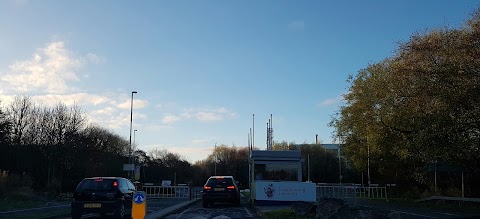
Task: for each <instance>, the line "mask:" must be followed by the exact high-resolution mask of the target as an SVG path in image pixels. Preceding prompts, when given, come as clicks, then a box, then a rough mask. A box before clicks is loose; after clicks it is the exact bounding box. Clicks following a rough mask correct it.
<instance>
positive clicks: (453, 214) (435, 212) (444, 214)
mask: <svg viewBox="0 0 480 219" xmlns="http://www.w3.org/2000/svg"><path fill="white" fill-rule="evenodd" d="M432 213H435V214H444V215H448V216H459V215H458V214H450V213H444V212H432Z"/></svg>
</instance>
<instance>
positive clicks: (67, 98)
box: [32, 93, 109, 106]
mask: <svg viewBox="0 0 480 219" xmlns="http://www.w3.org/2000/svg"><path fill="white" fill-rule="evenodd" d="M32 98H33V100H35V102H38V103H42V104H44V105H55V104H57V103H59V102H62V103H64V104H65V105H73V104H76V105H80V106H81V105H99V104H103V103H106V102H107V101H108V100H109V98H108V97H105V96H101V95H96V94H87V93H74V94H64V95H58V94H47V95H37V96H32Z"/></svg>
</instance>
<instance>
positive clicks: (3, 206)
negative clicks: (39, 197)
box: [0, 199, 46, 211]
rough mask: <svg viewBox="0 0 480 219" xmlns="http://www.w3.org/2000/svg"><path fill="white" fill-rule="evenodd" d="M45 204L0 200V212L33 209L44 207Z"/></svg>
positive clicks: (31, 201) (29, 201) (30, 201)
mask: <svg viewBox="0 0 480 219" xmlns="http://www.w3.org/2000/svg"><path fill="white" fill-rule="evenodd" d="M45 204H46V202H42V201H33V200H9V199H0V211H10V210H15V209H25V208H35V207H40V206H43V205H45Z"/></svg>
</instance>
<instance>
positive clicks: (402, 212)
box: [358, 205, 437, 218]
mask: <svg viewBox="0 0 480 219" xmlns="http://www.w3.org/2000/svg"><path fill="white" fill-rule="evenodd" d="M358 206H362V207H367V208H370V206H366V205H358ZM392 211H395V212H398V213H401V214H410V215H415V216H419V217H426V218H437V217H432V216H427V215H422V214H415V213H410V212H404V211H396V210H392Z"/></svg>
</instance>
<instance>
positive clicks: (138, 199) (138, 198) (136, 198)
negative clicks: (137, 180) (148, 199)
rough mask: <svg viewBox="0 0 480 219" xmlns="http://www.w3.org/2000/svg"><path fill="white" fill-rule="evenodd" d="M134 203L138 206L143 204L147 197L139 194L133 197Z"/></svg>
mask: <svg viewBox="0 0 480 219" xmlns="http://www.w3.org/2000/svg"><path fill="white" fill-rule="evenodd" d="M133 201H134V202H135V203H137V204H142V203H143V202H144V201H145V196H144V195H143V194H142V193H137V194H135V196H134V197H133Z"/></svg>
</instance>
